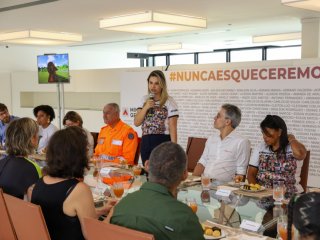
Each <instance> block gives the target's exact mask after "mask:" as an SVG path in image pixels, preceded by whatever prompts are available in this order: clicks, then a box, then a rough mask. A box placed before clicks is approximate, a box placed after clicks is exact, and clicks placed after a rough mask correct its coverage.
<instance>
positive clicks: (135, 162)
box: [134, 137, 141, 165]
mask: <svg viewBox="0 0 320 240" xmlns="http://www.w3.org/2000/svg"><path fill="white" fill-rule="evenodd" d="M140 146H141V138H139V137H138V146H137V150H136V154H135V155H134V165H137V164H138V162H139V157H140Z"/></svg>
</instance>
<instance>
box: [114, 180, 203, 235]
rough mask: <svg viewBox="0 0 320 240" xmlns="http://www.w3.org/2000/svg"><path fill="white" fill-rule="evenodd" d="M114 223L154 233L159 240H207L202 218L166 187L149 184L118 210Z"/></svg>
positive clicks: (125, 200)
mask: <svg viewBox="0 0 320 240" xmlns="http://www.w3.org/2000/svg"><path fill="white" fill-rule="evenodd" d="M111 223H113V224H117V225H121V226H124V227H128V228H132V229H136V230H139V231H142V232H147V233H151V234H153V235H154V236H155V239H156V240H171V239H172V240H180V239H181V240H188V239H190V240H200V239H201V240H203V239H204V237H203V230H202V227H201V225H200V223H199V219H198V217H197V216H196V215H195V214H194V213H193V212H192V210H191V208H189V207H188V206H187V205H186V204H184V203H182V202H179V201H178V200H177V199H175V198H174V197H173V196H172V195H171V193H170V192H169V191H168V189H167V188H166V187H165V186H162V185H160V184H157V183H151V182H146V183H144V184H143V185H142V187H141V188H140V190H139V191H137V192H134V193H131V194H128V196H126V197H125V198H123V199H122V200H121V201H120V202H119V203H118V204H117V205H116V206H115V209H114V213H113V216H112V218H111Z"/></svg>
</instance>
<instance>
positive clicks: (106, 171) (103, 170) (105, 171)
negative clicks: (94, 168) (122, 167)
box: [100, 167, 119, 176]
mask: <svg viewBox="0 0 320 240" xmlns="http://www.w3.org/2000/svg"><path fill="white" fill-rule="evenodd" d="M118 169H119V168H116V167H104V168H101V170H100V174H101V176H107V175H109V173H110V172H112V171H114V170H118Z"/></svg>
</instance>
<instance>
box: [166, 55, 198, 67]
mask: <svg viewBox="0 0 320 240" xmlns="http://www.w3.org/2000/svg"><path fill="white" fill-rule="evenodd" d="M177 64H194V54H181V55H171V56H170V65H177Z"/></svg>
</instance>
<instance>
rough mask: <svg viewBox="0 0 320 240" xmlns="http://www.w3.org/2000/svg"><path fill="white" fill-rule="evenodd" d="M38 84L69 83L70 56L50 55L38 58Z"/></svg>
mask: <svg viewBox="0 0 320 240" xmlns="http://www.w3.org/2000/svg"><path fill="white" fill-rule="evenodd" d="M38 82H39V83H58V82H61V83H69V82H70V76H69V56H68V54H67V53H65V54H48V55H40V56H38Z"/></svg>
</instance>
